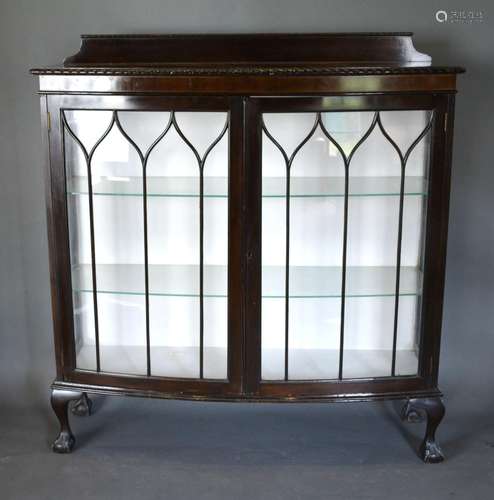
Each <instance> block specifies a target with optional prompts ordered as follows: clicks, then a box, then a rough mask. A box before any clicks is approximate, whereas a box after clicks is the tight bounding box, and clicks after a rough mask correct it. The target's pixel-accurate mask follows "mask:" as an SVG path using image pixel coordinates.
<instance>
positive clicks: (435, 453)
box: [419, 439, 444, 464]
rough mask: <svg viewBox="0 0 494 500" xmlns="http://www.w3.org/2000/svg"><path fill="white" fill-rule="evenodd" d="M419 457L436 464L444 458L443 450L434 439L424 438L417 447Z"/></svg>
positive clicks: (428, 462) (427, 462)
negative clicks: (418, 447)
mask: <svg viewBox="0 0 494 500" xmlns="http://www.w3.org/2000/svg"><path fill="white" fill-rule="evenodd" d="M419 455H420V458H421V459H422V460H423V461H424V462H425V463H426V464H438V463H440V462H442V461H443V460H444V455H443V452H442V451H441V448H440V447H439V445H438V444H437V443H436V442H435V441H429V440H427V439H426V440H424V442H423V443H422V444H421V445H420V449H419Z"/></svg>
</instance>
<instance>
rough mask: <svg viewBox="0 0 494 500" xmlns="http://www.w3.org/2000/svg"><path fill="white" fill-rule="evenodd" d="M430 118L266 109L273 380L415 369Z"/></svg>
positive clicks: (266, 311) (267, 354)
mask: <svg viewBox="0 0 494 500" xmlns="http://www.w3.org/2000/svg"><path fill="white" fill-rule="evenodd" d="M431 120H432V115H431V113H430V112H429V111H380V112H374V111H372V112H358V111H349V112H321V113H305V112H299V113H264V114H263V115H262V130H263V132H262V304H261V307H262V338H261V347H262V349H261V351H262V352H261V376H262V379H263V380H274V381H276V380H313V379H328V380H332V379H351V378H368V377H387V376H394V375H414V374H417V370H418V329H419V324H420V318H419V313H420V296H421V293H422V268H423V262H422V253H423V234H422V233H423V227H424V222H425V200H426V197H427V189H428V187H427V178H428V172H427V164H428V158H429V135H430V128H431Z"/></svg>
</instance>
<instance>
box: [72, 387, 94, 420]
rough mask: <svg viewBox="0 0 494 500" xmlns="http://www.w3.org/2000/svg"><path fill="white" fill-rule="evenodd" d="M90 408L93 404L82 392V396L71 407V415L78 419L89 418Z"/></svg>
mask: <svg viewBox="0 0 494 500" xmlns="http://www.w3.org/2000/svg"><path fill="white" fill-rule="evenodd" d="M92 407H93V402H92V401H91V400H90V399H89V396H88V395H87V393H86V392H83V393H82V396H81V397H80V398H79V399H78V400H77V401H76V402H75V403H74V405H73V406H72V413H73V414H74V415H77V416H78V417H89V415H91V410H92Z"/></svg>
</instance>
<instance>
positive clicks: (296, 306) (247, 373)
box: [32, 33, 463, 462]
mask: <svg viewBox="0 0 494 500" xmlns="http://www.w3.org/2000/svg"><path fill="white" fill-rule="evenodd" d="M462 71H463V70H462V68H457V67H444V66H433V65H432V64H431V59H430V57H429V56H427V55H425V54H422V53H420V52H418V51H417V50H416V49H415V48H414V46H413V44H412V38H411V34H410V33H356V34H349V33H347V34H306V35H303V34H298V35H290V34H276V35H275V34H266V35H261V34H259V35H185V36H182V35H142V36H141V35H122V36H120V35H85V36H83V37H82V43H81V48H80V51H79V52H78V53H77V54H76V55H74V56H72V57H69V58H67V59H66V60H65V61H64V64H63V65H62V66H56V67H49V68H40V69H33V70H32V73H33V74H36V75H39V82H40V90H39V93H40V98H41V116H42V127H43V134H44V139H45V145H46V193H47V195H46V200H47V209H48V233H49V248H50V268H51V293H52V304H53V321H54V335H55V355H56V367H57V375H56V380H55V381H54V383H53V385H52V397H51V401H52V406H53V409H54V411H55V413H56V415H57V417H58V419H59V421H60V426H61V430H60V434H59V436H58V437H57V439H56V441H55V443H54V445H53V450H54V451H56V452H69V451H71V450H72V448H73V445H74V442H75V440H74V436H73V434H72V432H71V430H70V426H69V418H68V413H69V408H71V410H72V413H74V414H76V415H84V414H89V413H90V410H91V401H90V399H89V397H88V394H109V395H111V394H115V395H126V396H144V397H156V398H178V399H190V400H199V401H206V400H213V401H232V402H240V401H257V402H263V401H269V402H275V401H279V402H311V401H314V402H316V401H317V402H323V401H327V402H335V401H371V400H383V399H401V400H404V401H405V406H404V409H403V418H404V419H405V420H409V421H414V420H426V431H425V438H424V441H423V443H422V446H421V448H420V450H419V453H420V456H421V457H422V458H423V459H424V461H426V462H438V461H441V460H442V459H443V455H442V453H441V450H440V448H439V446H438V444H437V442H436V438H435V432H436V429H437V427H438V425H439V423H440V421H441V419H442V417H443V415H444V406H443V404H442V402H441V393H440V391H439V389H438V386H437V379H438V367H439V350H440V336H441V316H442V303H443V291H444V275H445V256H446V239H447V225H448V200H449V189H450V187H449V185H450V170H451V151H452V137H453V112H454V99H455V92H456V74H457V73H460V72H462ZM376 446H377V445H376Z"/></svg>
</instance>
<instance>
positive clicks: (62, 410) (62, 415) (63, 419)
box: [51, 388, 83, 453]
mask: <svg viewBox="0 0 494 500" xmlns="http://www.w3.org/2000/svg"><path fill="white" fill-rule="evenodd" d="M81 399H83V393H82V392H80V391H74V390H70V389H58V388H53V389H52V391H51V406H52V408H53V411H54V412H55V415H56V416H57V418H58V422H59V424H60V433H59V435H58V437H57V439H55V441H54V443H53V445H52V450H53V451H54V452H55V453H70V452H71V451H72V449H73V448H74V444H75V438H74V435H73V434H72V431H71V429H70V425H69V415H68V413H69V412H68V409H69V403H70V402H71V401H80V400H81Z"/></svg>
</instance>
